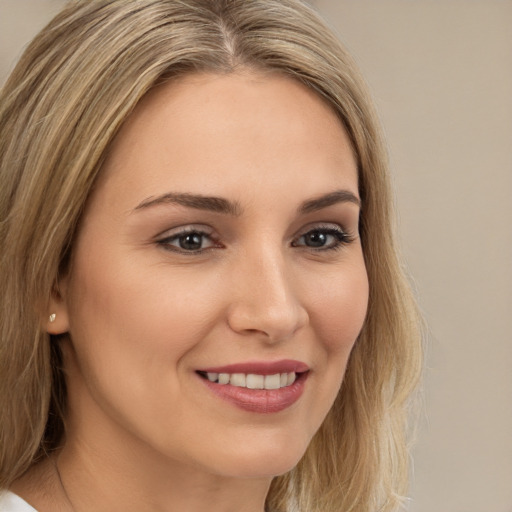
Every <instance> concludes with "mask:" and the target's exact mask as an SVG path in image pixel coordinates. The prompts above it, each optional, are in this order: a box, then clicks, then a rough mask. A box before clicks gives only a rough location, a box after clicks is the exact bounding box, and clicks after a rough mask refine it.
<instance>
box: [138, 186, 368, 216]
mask: <svg viewBox="0 0 512 512" xmlns="http://www.w3.org/2000/svg"><path fill="white" fill-rule="evenodd" d="M347 202H348V203H353V204H356V205H357V206H359V207H361V201H360V199H359V198H358V197H357V196H356V195H354V194H353V193H352V192H350V191H349V190H335V191H334V192H329V193H328V194H324V195H322V196H319V197H316V198H314V199H309V200H307V201H304V202H303V203H302V204H301V205H300V206H299V208H298V209H297V211H298V212H299V213H300V214H306V213H312V212H316V211H318V210H322V209H323V208H327V207H329V206H332V205H335V204H338V203H347ZM162 204H178V205H180V206H185V207H187V208H194V209H197V210H207V211H212V212H216V213H224V214H227V215H232V216H234V217H238V216H240V215H241V214H242V208H241V206H240V204H239V203H238V202H237V201H229V200H228V199H225V198H223V197H215V196H204V195H201V194H188V193H175V192H169V193H167V194H162V195H161V196H157V197H153V196H151V197H148V198H147V199H144V201H142V202H141V203H140V204H139V205H137V206H136V207H135V208H134V210H133V211H137V210H143V209H146V208H150V207H152V206H157V205H162Z"/></svg>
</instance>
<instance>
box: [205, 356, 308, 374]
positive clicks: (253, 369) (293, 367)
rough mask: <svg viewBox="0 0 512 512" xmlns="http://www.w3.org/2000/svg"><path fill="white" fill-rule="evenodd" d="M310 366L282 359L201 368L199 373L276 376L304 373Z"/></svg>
mask: <svg viewBox="0 0 512 512" xmlns="http://www.w3.org/2000/svg"><path fill="white" fill-rule="evenodd" d="M308 370H309V366H308V365H307V364H306V363H303V362H301V361H295V360H293V359H282V360H280V361H246V362H243V363H233V364H228V365H225V366H212V367H208V368H201V369H199V370H198V371H199V372H205V373H245V374H250V373H252V374H257V375H274V374H276V373H290V372H295V373H302V372H307V371H308Z"/></svg>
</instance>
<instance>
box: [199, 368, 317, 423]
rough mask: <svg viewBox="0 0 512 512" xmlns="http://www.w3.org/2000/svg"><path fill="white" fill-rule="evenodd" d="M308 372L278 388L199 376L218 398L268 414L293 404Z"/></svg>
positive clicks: (240, 407) (299, 393) (249, 410)
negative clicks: (259, 386)
mask: <svg viewBox="0 0 512 512" xmlns="http://www.w3.org/2000/svg"><path fill="white" fill-rule="evenodd" d="M308 374H309V372H305V373H301V374H299V376H298V377H297V379H296V380H295V382H294V383H293V384H291V385H290V386H285V387H284V388H279V389H248V388H242V387H238V386H231V385H230V384H218V383H215V382H210V381H209V380H208V379H205V378H203V377H199V378H200V379H201V380H202V381H203V382H204V383H205V385H206V386H208V388H209V389H210V390H211V391H212V392H213V393H214V394H215V395H217V396H218V397H219V398H222V399H223V400H225V401H227V402H230V403H231V404H233V405H234V406H236V407H238V408H239V409H242V410H244V411H248V412H255V413H259V414H270V413H276V412H280V411H283V410H284V409H287V408H288V407H290V406H291V405H293V404H294V403H295V402H296V401H297V400H298V399H299V398H300V397H301V396H302V393H303V392H304V386H305V383H306V379H307V377H308Z"/></svg>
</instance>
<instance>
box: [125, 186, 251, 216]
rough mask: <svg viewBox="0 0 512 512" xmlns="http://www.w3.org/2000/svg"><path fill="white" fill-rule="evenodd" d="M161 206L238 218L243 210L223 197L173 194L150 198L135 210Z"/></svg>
mask: <svg viewBox="0 0 512 512" xmlns="http://www.w3.org/2000/svg"><path fill="white" fill-rule="evenodd" d="M160 204H178V205H180V206H186V207H187V208H194V209H197V210H208V211H211V212H216V213H225V214H227V215H233V216H235V217H238V216H239V215H240V214H241V213H242V208H241V207H240V205H239V203H238V202H233V201H228V200H227V199H224V198H223V197H212V196H203V195H201V194H187V193H181V194H180V193H173V192H170V193H168V194H163V195H161V196H158V197H148V198H147V199H144V201H142V203H140V204H139V205H138V206H136V207H135V208H134V211H136V210H141V209H144V208H149V207H151V206H156V205H160Z"/></svg>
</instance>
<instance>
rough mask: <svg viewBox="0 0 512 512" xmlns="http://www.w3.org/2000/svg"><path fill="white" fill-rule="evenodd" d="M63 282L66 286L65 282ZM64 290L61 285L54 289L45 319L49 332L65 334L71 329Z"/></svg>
mask: <svg viewBox="0 0 512 512" xmlns="http://www.w3.org/2000/svg"><path fill="white" fill-rule="evenodd" d="M62 284H64V287H65V283H62ZM62 290H63V289H62V287H61V286H60V285H56V286H55V287H54V289H53V290H52V295H51V297H50V302H49V304H48V309H47V315H46V319H45V321H46V332H48V334H64V333H65V332H68V331H69V316H68V308H67V303H66V301H65V298H64V295H63V293H62Z"/></svg>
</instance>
